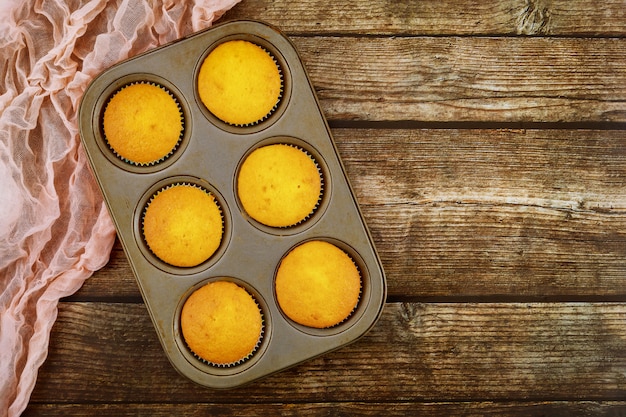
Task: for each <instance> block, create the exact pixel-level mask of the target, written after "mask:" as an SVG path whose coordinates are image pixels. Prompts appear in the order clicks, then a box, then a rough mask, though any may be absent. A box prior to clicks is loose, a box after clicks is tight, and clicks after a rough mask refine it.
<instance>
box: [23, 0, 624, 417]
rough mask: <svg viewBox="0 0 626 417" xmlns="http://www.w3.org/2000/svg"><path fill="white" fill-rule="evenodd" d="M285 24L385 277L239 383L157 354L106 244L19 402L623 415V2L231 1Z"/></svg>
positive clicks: (63, 309) (89, 408)
mask: <svg viewBox="0 0 626 417" xmlns="http://www.w3.org/2000/svg"><path fill="white" fill-rule="evenodd" d="M224 18H225V19H229V18H232V19H240V18H243V19H262V20H266V21H268V22H270V23H273V24H275V25H277V26H278V27H280V28H281V29H282V30H284V31H285V32H286V33H288V34H289V35H291V38H292V40H293V42H294V44H295V45H296V47H297V48H298V50H299V51H300V53H301V57H302V59H303V61H304V63H305V65H306V67H307V69H308V71H309V75H310V76H311V79H312V82H313V85H314V86H315V89H316V91H317V94H318V98H319V99H320V103H321V106H322V110H323V111H324V113H325V114H326V116H327V118H328V119H329V122H330V126H331V129H332V133H333V135H334V137H335V140H336V143H337V148H338V151H339V153H340V155H341V157H342V159H343V162H344V164H345V167H346V171H347V173H348V176H349V178H350V180H351V182H352V185H353V187H354V190H355V193H356V195H357V198H358V199H359V202H360V203H361V207H362V210H363V213H364V216H365V217H366V220H367V222H368V225H369V227H370V229H371V232H372V235H373V237H374V240H375V242H376V245H377V248H378V251H379V252H380V255H381V258H382V262H383V265H384V267H385V270H386V273H387V278H388V289H389V291H388V295H389V297H388V300H387V304H386V306H385V309H384V312H383V315H382V318H381V320H380V321H379V322H378V324H377V325H376V326H375V327H374V328H373V329H372V331H371V332H370V333H368V334H367V335H366V336H365V337H364V338H363V339H361V340H359V341H357V342H356V343H354V344H352V345H350V346H347V347H345V348H343V349H340V350H338V351H336V352H332V353H329V354H327V355H324V356H322V357H320V358H317V359H314V360H311V361H309V362H306V363H303V364H300V365H298V366H296V367H294V368H292V369H289V370H287V371H284V372H281V373H278V374H276V375H272V376H270V377H268V378H266V379H264V380H261V381H258V382H255V383H253V384H251V385H248V386H246V387H242V388H238V389H234V390H227V391H221V390H220V391H215V390H210V389H206V388H202V387H199V386H196V385H194V384H193V383H191V382H189V381H188V380H187V379H186V378H184V377H182V376H179V375H178V374H177V373H176V371H175V370H174V369H173V368H172V367H171V366H170V365H169V363H168V362H167V359H166V358H165V355H164V354H163V352H162V350H161V348H160V346H159V343H158V341H157V337H156V333H155V332H154V330H153V327H152V324H151V322H150V319H149V317H148V314H147V311H146V309H145V306H144V305H143V302H142V300H141V297H140V294H139V291H138V288H137V285H136V283H135V281H134V278H133V276H132V272H131V269H130V267H129V265H128V261H127V260H126V257H125V255H124V254H123V252H122V250H121V247H120V245H119V243H118V244H117V245H116V246H115V248H114V251H113V253H112V256H111V261H110V262H109V264H108V265H107V266H106V267H105V268H104V269H102V270H101V271H99V272H97V273H96V274H95V275H94V276H93V277H92V278H90V279H89V280H88V281H87V282H86V284H85V285H84V287H83V288H82V289H81V290H80V291H79V292H78V293H77V294H75V295H74V296H72V297H69V298H68V299H66V300H64V301H63V302H62V303H61V304H60V313H59V319H58V322H57V323H56V325H55V327H54V330H53V334H52V337H51V344H50V355H49V358H48V360H47V361H46V363H45V365H44V367H43V368H42V369H41V372H40V376H39V379H38V383H37V386H36V388H35V391H34V393H33V396H32V399H31V403H30V405H29V408H28V410H27V411H26V413H25V415H26V416H53V415H64V416H91V415H97V416H131V415H133V416H135V415H151V416H165V415H168V416H169V415H189V416H196V415H198V416H199V415H214V416H222V415H223V416H225V415H250V416H257V415H258V416H270V415H271V416H274V415H284V416H294V415H312V416H327V415H333V416H335V415H337V416H341V415H345V416H355V415H362V416H366V415H368V416H369V415H371V416H378V415H390V416H395V415H398V416H400V415H424V416H450V415H464V416H486V415H487V416H488V415H498V416H528V415H537V416H539V415H551V416H569V415H580V416H596V415H622V414H626V401H625V399H626V193H625V192H624V191H625V190H626V25H625V24H624V22H625V21H626V2H625V1H624V0H610V1H606V2H602V4H601V5H600V4H598V3H597V2H595V1H591V0H578V1H565V0H552V1H548V0H502V1H496V2H490V3H481V4H477V3H476V2H472V3H470V2H468V1H466V0H438V1H419V2H382V1H371V2H350V3H347V2H341V1H339V2H338V1H330V0H312V1H307V2H293V1H286V0H275V1H266V0H244V1H243V2H242V3H240V4H239V5H237V6H236V7H235V8H234V9H233V10H232V11H230V12H228V13H227V15H226V16H224Z"/></svg>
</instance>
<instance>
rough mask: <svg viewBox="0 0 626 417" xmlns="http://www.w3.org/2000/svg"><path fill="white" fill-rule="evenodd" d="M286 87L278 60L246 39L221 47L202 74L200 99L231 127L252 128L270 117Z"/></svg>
mask: <svg viewBox="0 0 626 417" xmlns="http://www.w3.org/2000/svg"><path fill="white" fill-rule="evenodd" d="M282 88H283V86H282V76H281V71H280V68H279V67H278V64H277V63H276V61H275V60H274V58H273V57H272V56H271V55H270V54H269V53H268V52H267V51H266V50H265V49H263V48H261V47H260V46H258V45H256V44H254V43H252V42H248V41H244V40H232V41H227V42H224V43H222V44H220V45H218V46H217V47H216V48H215V49H213V50H212V51H211V52H210V53H209V55H208V56H207V57H206V58H205V60H204V61H203V62H202V65H201V67H200V71H199V73H198V94H199V96H200V100H201V101H202V103H204V105H205V106H206V108H207V109H208V110H209V111H210V112H211V113H212V114H214V115H215V116H216V117H217V118H219V119H220V120H222V121H224V122H226V123H228V124H231V125H239V126H245V125H251V124H255V123H258V122H260V121H262V120H263V119H265V118H267V117H268V116H269V115H270V114H271V113H272V112H273V111H274V110H275V109H276V107H277V106H278V103H279V101H280V98H281V94H282Z"/></svg>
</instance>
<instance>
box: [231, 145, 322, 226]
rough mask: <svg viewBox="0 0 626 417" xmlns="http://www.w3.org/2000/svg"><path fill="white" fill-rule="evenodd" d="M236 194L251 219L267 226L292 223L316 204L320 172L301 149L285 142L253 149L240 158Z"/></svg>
mask: <svg viewBox="0 0 626 417" xmlns="http://www.w3.org/2000/svg"><path fill="white" fill-rule="evenodd" d="M237 194H238V196H239V200H240V201H241V204H242V206H243V208H244V210H245V211H246V213H248V215H249V216H250V217H251V218H253V219H254V220H256V221H258V222H259V223H262V224H264V225H267V226H271V227H288V226H293V225H295V224H297V223H300V222H302V221H304V220H306V219H307V218H308V217H309V216H310V215H311V214H312V213H313V211H314V210H315V209H316V208H317V206H318V204H319V200H320V197H321V194H322V176H321V173H320V170H319V168H318V166H317V163H316V162H315V160H313V158H312V157H311V156H310V155H309V154H308V153H306V152H305V151H304V150H302V149H299V148H297V147H294V146H291V145H286V144H275V145H267V146H263V147H261V148H258V149H255V150H254V151H253V152H252V153H250V155H248V157H246V159H245V160H244V161H243V163H242V165H241V168H240V170H239V174H238V177H237Z"/></svg>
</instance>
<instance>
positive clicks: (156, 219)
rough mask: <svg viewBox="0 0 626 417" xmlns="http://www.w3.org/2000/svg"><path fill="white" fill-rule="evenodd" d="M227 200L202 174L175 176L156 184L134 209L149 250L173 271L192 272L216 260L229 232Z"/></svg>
mask: <svg viewBox="0 0 626 417" xmlns="http://www.w3.org/2000/svg"><path fill="white" fill-rule="evenodd" d="M223 201H224V199H223V197H222V196H221V195H220V194H219V193H218V191H217V190H216V189H215V188H214V187H212V186H211V185H209V184H208V183H207V182H206V181H203V180H201V179H198V178H194V177H174V178H167V179H165V180H163V181H160V182H159V183H157V184H155V185H154V186H153V187H152V188H150V189H149V190H148V192H147V193H146V194H145V195H144V196H143V198H142V199H141V202H140V205H138V207H137V210H136V214H135V217H136V219H135V222H136V226H135V230H136V233H137V236H138V239H140V240H141V242H142V249H143V252H144V256H146V258H147V259H148V260H150V261H151V262H152V263H153V264H154V265H155V266H157V267H158V268H160V269H162V270H165V271H168V272H171V273H174V274H193V273H196V272H198V271H200V270H203V269H205V268H207V267H209V266H210V265H211V264H213V263H215V262H216V261H217V259H219V257H220V256H221V255H222V254H223V253H224V250H225V247H226V244H227V242H228V238H229V235H230V226H229V221H228V215H227V213H226V205H225V203H224V202H223Z"/></svg>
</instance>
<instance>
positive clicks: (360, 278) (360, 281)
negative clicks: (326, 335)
mask: <svg viewBox="0 0 626 417" xmlns="http://www.w3.org/2000/svg"><path fill="white" fill-rule="evenodd" d="M341 250H342V251H343V252H344V253H345V254H346V255H348V258H350V260H351V261H352V263H353V264H354V267H355V268H356V270H357V271H359V296H358V298H357V300H356V303H355V304H354V307H353V308H352V311H350V313H349V314H348V315H347V316H346V317H345V318H344V319H343V320H341V321H340V322H339V323H336V324H333V325H332V326H326V327H323V329H334V328H335V327H338V326H341V325H342V324H344V323H345V322H347V321H348V320H350V319H351V318H352V316H354V313H356V311H357V309H358V308H359V304H361V295H362V294H363V273H362V272H361V268H359V266H358V265H357V264H356V262H354V259H353V258H352V256H350V254H349V253H347V252H346V251H345V250H343V249H341Z"/></svg>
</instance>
